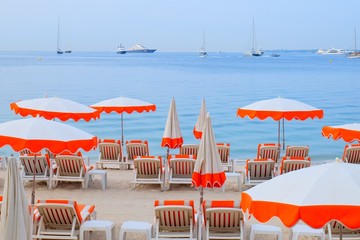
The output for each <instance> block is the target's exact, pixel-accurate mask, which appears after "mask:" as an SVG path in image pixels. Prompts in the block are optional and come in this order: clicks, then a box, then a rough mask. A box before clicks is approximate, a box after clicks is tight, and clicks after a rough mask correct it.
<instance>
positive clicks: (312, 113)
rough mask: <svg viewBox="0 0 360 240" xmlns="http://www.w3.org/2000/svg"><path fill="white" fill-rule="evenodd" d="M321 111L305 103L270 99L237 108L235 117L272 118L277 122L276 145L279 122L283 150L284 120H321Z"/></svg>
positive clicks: (322, 113)
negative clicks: (281, 131)
mask: <svg viewBox="0 0 360 240" xmlns="http://www.w3.org/2000/svg"><path fill="white" fill-rule="evenodd" d="M323 115H324V112H323V110H321V109H318V108H315V107H313V106H310V105H308V104H306V103H303V102H300V101H296V100H292V99H287V98H281V97H278V98H272V99H268V100H261V101H258V102H254V103H252V104H249V105H247V106H244V107H242V108H238V110H237V116H239V117H241V118H244V117H246V116H248V117H249V118H250V119H254V118H259V119H260V120H264V119H266V118H272V119H274V120H275V121H278V143H279V144H280V120H282V124H283V149H285V130H284V119H286V120H289V121H290V120H301V121H303V120H306V119H308V118H311V119H314V118H316V117H317V118H319V119H320V118H322V117H323Z"/></svg>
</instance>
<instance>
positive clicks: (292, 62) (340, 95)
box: [0, 51, 360, 162]
mask: <svg viewBox="0 0 360 240" xmlns="http://www.w3.org/2000/svg"><path fill="white" fill-rule="evenodd" d="M279 53H280V55H281V56H280V57H270V54H271V53H269V54H268V55H267V53H265V55H264V56H263V57H257V58H256V57H251V58H247V57H243V56H242V55H241V53H209V55H208V56H207V57H205V58H200V57H199V56H198V55H197V53H161V52H155V53H153V54H125V55H117V54H115V53H112V52H99V53H94V52H79V53H77V52H73V53H71V54H63V55H56V53H54V52H0V83H1V85H0V99H1V101H0V122H5V121H9V120H14V119H19V118H21V116H19V115H15V113H14V112H12V111H11V110H10V107H9V104H10V103H11V102H14V101H18V100H25V99H32V98H40V97H43V96H44V95H45V94H46V95H47V96H57V97H62V98H67V99H71V100H73V101H77V102H80V103H83V104H86V105H91V104H94V103H96V102H98V101H101V100H105V99H109V98H115V97H119V96H124V97H130V98H137V99H140V100H143V101H147V102H151V103H154V104H156V106H157V110H156V112H149V113H133V114H125V115H124V136H125V139H126V140H129V139H147V140H148V141H149V147H150V153H151V154H152V155H166V149H164V148H161V147H160V143H161V139H162V135H163V131H164V127H165V122H166V118H167V113H168V110H169V106H170V101H171V98H172V97H174V98H175V100H176V105H177V112H178V116H179V121H180V127H181V132H182V135H183V137H184V142H185V143H198V140H196V139H195V138H194V136H193V134H192V130H193V127H194V125H195V122H196V120H197V117H198V114H199V111H200V107H201V102H202V99H203V98H204V99H205V100H206V105H207V110H208V111H209V112H210V115H211V117H212V123H213V128H214V133H215V138H216V141H217V142H228V143H230V144H231V157H232V158H242V159H246V158H253V157H255V154H256V149H257V144H258V143H263V142H277V122H275V121H274V120H272V119H267V120H263V121H262V120H259V119H254V120H251V119H249V118H239V117H237V116H236V110H237V108H239V107H243V106H245V105H248V104H250V103H252V102H255V101H258V100H264V99H270V98H275V97H278V96H281V97H284V98H291V99H294V100H299V101H303V102H305V103H307V104H310V105H312V106H315V107H317V108H320V109H323V110H324V118H323V119H320V120H319V119H314V120H311V119H308V120H306V121H296V120H293V121H285V140H286V145H289V144H291V145H309V146H310V156H311V158H312V160H313V161H324V160H332V159H334V158H335V157H341V155H342V152H343V148H344V145H345V144H346V143H345V142H344V141H343V140H338V141H334V140H332V139H325V138H324V137H322V135H321V129H322V127H323V126H325V125H338V124H346V123H354V122H359V117H360V101H359V90H360V87H359V83H358V81H359V80H360V60H359V59H348V58H346V57H345V56H344V55H332V56H330V55H326V56H325V55H317V54H315V53H313V52H312V51H280V52H279ZM66 123H67V124H71V125H73V126H75V127H78V128H80V129H82V130H85V131H87V132H89V133H91V134H94V135H96V136H98V137H99V138H117V139H120V138H121V128H120V115H118V114H116V113H111V114H102V115H101V119H99V120H97V121H90V122H85V121H83V120H81V121H79V122H74V121H71V120H69V121H67V122H66ZM177 151H178V150H171V152H172V153H176V152H177ZM10 153H12V149H11V148H10V147H3V148H1V149H0V155H9V154H10ZM87 155H88V156H90V159H91V161H92V162H94V161H95V160H96V159H97V156H98V153H97V151H96V150H95V151H91V152H89V153H87Z"/></svg>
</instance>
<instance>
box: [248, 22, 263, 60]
mask: <svg viewBox="0 0 360 240" xmlns="http://www.w3.org/2000/svg"><path fill="white" fill-rule="evenodd" d="M263 54H264V51H262V50H261V49H258V48H256V39H255V20H254V19H253V46H252V49H251V55H252V56H255V57H260V56H262V55H263Z"/></svg>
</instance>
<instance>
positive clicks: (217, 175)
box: [192, 113, 226, 239]
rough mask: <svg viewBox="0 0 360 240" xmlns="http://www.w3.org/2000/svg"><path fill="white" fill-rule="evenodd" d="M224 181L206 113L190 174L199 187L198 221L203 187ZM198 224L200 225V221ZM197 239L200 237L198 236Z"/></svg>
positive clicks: (208, 117)
mask: <svg viewBox="0 0 360 240" xmlns="http://www.w3.org/2000/svg"><path fill="white" fill-rule="evenodd" d="M225 181H226V176H225V173H224V169H223V167H222V164H221V160H220V155H219V151H218V148H217V146H216V141H215V135H214V132H213V128H212V124H211V118H210V114H209V113H207V114H206V118H205V124H204V129H203V133H202V137H201V141H200V146H199V151H198V154H197V157H196V162H195V167H194V172H193V175H192V183H193V185H194V186H195V187H200V207H199V211H200V213H199V221H201V218H202V216H201V214H202V212H201V205H202V202H203V199H204V188H221V187H222V185H224V183H225ZM199 226H201V223H200V222H199ZM199 232H200V229H199ZM198 239H200V238H199V236H198Z"/></svg>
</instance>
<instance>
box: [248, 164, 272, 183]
mask: <svg viewBox="0 0 360 240" xmlns="http://www.w3.org/2000/svg"><path fill="white" fill-rule="evenodd" d="M274 166H275V161H274V160H271V159H252V160H249V159H248V160H246V166H245V169H246V175H247V176H249V177H250V178H251V180H268V179H271V178H272V177H273V172H274Z"/></svg>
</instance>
